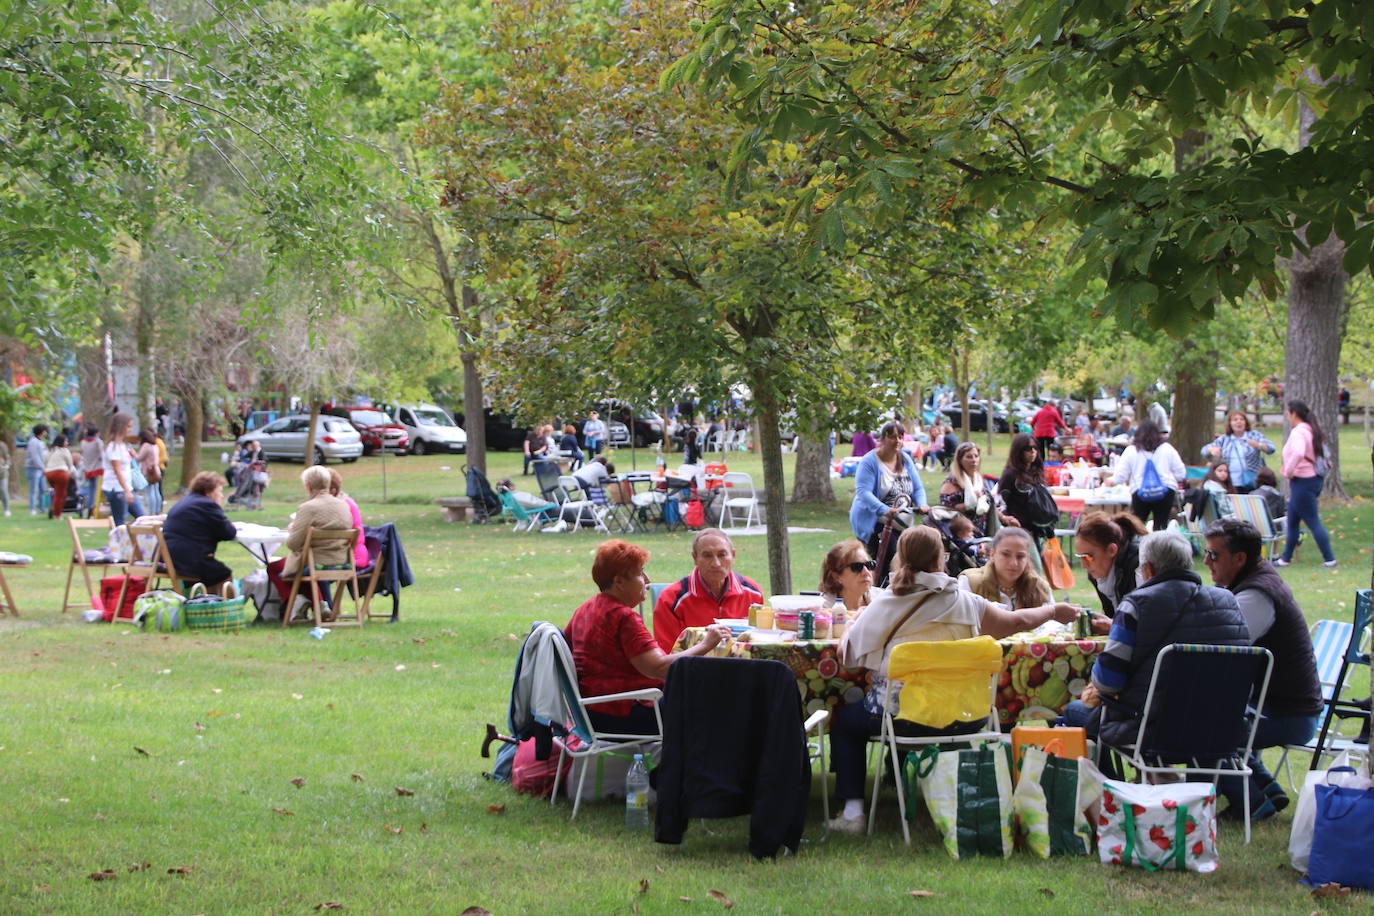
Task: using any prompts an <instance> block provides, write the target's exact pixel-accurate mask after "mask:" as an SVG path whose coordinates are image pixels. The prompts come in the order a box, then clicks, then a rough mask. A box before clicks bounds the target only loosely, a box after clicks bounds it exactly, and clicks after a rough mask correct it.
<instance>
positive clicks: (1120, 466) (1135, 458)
mask: <svg viewBox="0 0 1374 916" xmlns="http://www.w3.org/2000/svg"><path fill="white" fill-rule="evenodd" d="M1152 464H1153V465H1154V469H1155V472H1156V473H1157V474H1158V475H1159V481H1160V483H1162V484H1163V485H1164V494H1163V495H1162V496H1154V497H1153V498H1147V497H1150V496H1151V494H1149V493H1146V494H1144V495H1142V494H1141V487H1142V486H1143V485H1144V483H1145V475H1146V473H1148V470H1149V467H1150V465H1152ZM1187 476H1188V469H1187V468H1186V467H1184V466H1183V459H1182V458H1180V457H1179V455H1178V450H1177V449H1175V448H1174V447H1173V446H1172V445H1170V444H1169V443H1168V442H1165V441H1164V436H1163V434H1162V433H1161V432H1160V429H1159V427H1158V426H1157V425H1155V422H1154V421H1153V420H1146V421H1145V422H1144V423H1141V424H1140V426H1139V427H1138V428H1137V429H1136V432H1135V442H1134V443H1132V444H1131V445H1130V446H1129V447H1128V448H1127V449H1126V451H1124V452H1122V453H1121V459H1120V460H1119V461H1117V463H1116V470H1115V471H1113V472H1112V477H1111V480H1112V481H1113V482H1115V483H1119V484H1124V485H1125V486H1126V487H1128V488H1129V489H1130V491H1131V513H1132V514H1133V515H1135V517H1136V518H1138V519H1140V520H1141V521H1142V522H1144V523H1145V524H1147V525H1149V524H1150V519H1151V518H1153V519H1154V530H1156V531H1163V530H1164V529H1165V528H1167V527H1168V526H1169V519H1170V518H1172V517H1173V514H1174V497H1175V495H1176V494H1177V493H1178V489H1179V483H1180V482H1181V481H1183V480H1185V479H1187Z"/></svg>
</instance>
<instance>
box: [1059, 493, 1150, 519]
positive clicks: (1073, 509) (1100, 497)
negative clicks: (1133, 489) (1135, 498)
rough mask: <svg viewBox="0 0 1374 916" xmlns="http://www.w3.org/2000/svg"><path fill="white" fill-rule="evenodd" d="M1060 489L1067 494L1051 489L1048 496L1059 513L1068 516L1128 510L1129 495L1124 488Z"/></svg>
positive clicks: (1129, 503)
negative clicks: (1098, 511) (1099, 511)
mask: <svg viewBox="0 0 1374 916" xmlns="http://www.w3.org/2000/svg"><path fill="white" fill-rule="evenodd" d="M1060 489H1067V490H1068V492H1067V493H1056V492H1054V490H1053V489H1051V490H1050V495H1051V496H1053V497H1054V504H1055V505H1056V506H1058V507H1059V511H1060V512H1064V513H1066V514H1068V515H1081V514H1083V513H1084V512H1086V511H1087V510H1089V509H1111V508H1116V507H1125V508H1129V507H1130V505H1131V493H1130V491H1129V490H1127V489H1126V488H1125V487H1098V488H1095V489H1089V488H1086V487H1068V488H1060Z"/></svg>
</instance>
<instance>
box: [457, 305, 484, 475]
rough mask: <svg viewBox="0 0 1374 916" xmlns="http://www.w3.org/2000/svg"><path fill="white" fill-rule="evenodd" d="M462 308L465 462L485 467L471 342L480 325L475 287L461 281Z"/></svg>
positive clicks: (479, 378)
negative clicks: (465, 428) (466, 445)
mask: <svg viewBox="0 0 1374 916" xmlns="http://www.w3.org/2000/svg"><path fill="white" fill-rule="evenodd" d="M463 312H464V314H465V315H466V320H464V321H462V322H459V325H458V338H459V341H458V348H459V356H460V358H461V359H462V361H463V414H464V416H465V422H466V423H467V434H468V464H469V465H471V466H472V467H475V468H478V469H480V470H481V471H482V473H484V474H485V473H486V471H487V423H486V414H485V413H484V412H483V409H482V408H483V404H482V401H483V400H484V399H483V397H482V375H481V373H480V372H478V369H477V350H476V349H475V347H474V345H475V344H476V342H477V335H478V333H479V332H480V326H479V325H478V324H477V290H475V289H473V288H472V287H471V286H468V285H467V284H466V283H464V284H463Z"/></svg>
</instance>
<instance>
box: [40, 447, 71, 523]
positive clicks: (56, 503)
mask: <svg viewBox="0 0 1374 916" xmlns="http://www.w3.org/2000/svg"><path fill="white" fill-rule="evenodd" d="M43 474H44V476H45V477H46V478H47V480H48V486H50V487H52V508H51V509H49V510H48V518H61V517H62V508H63V506H64V504H65V503H66V502H67V488H68V487H69V486H71V485H72V483H73V481H75V480H76V465H75V464H73V463H72V452H71V449H69V448H67V437H66V436H64V435H61V434H60V433H59V434H58V435H57V436H56V437H55V438H54V439H53V440H52V448H50V449H48V457H47V458H46V459H45V460H44V464H43Z"/></svg>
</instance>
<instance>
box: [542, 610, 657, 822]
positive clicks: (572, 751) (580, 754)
mask: <svg viewBox="0 0 1374 916" xmlns="http://www.w3.org/2000/svg"><path fill="white" fill-rule="evenodd" d="M555 638H556V639H558V640H562V639H563V636H562V634H561V633H560V634H559V635H558V636H557V637H555ZM565 656H566V657H567V658H572V652H571V651H569V650H568V649H567V643H566V642H564V651H563V652H560V653H554V655H553V657H554V664H555V666H556V669H557V675H558V690H559V692H560V693H561V694H562V695H563V705H564V707H565V708H566V710H567V713H568V720H569V721H570V722H572V733H573V734H574V735H576V736H577V738H578V740H579V741H580V742H581V743H580V744H579V745H578V746H577V747H576V748H571V747H568V745H567V742H566V741H564V740H563V739H561V738H554V744H556V745H557V746H558V747H559V748H560V749H561V750H562V752H563V753H564V754H566V755H567V756H569V757H571V758H572V766H573V767H574V768H577V769H578V777H577V791H575V792H574V793H573V810H572V817H570V818H569V820H572V819H573V818H576V817H577V811H578V809H579V808H580V807H581V806H582V789H583V786H584V785H585V784H586V782H587V768H588V764H590V763H591V762H592V760H593V759H595V758H599V757H600V756H601V755H602V754H620V755H625V754H635V753H643V754H647V753H648V746H649V745H651V744H658V743H659V742H661V741H662V740H663V716H662V714H661V713H660V712H659V709H658V701H659V700H660V699H662V698H663V691H662V690H659V689H658V688H657V687H645V688H643V689H641V690H627V691H625V692H623V693H608V694H605V695H603V696H595V697H584V696H582V693H581V691H580V690H578V687H577V672H576V671H569V670H567V668H566V667H565V666H564V661H563V659H564V657H565ZM617 700H650V701H652V702H653V706H654V717H655V718H656V719H657V720H658V732H657V734H653V735H623V734H617V733H615V732H598V731H597V730H596V729H595V728H593V727H592V723H591V718H590V717H589V716H588V715H587V707H589V706H597V705H599V704H602V703H611V702H614V701H617ZM598 763H599V761H598ZM572 775H573V774H572V771H571V770H569V772H568V779H569V780H571V779H572ZM562 776H563V766H562V764H561V762H560V764H559V766H557V767H556V768H555V770H554V777H553V792H552V793H551V794H550V795H549V804H550V805H554V804H556V803H557V802H558V786H559V783H560V782H561V781H562Z"/></svg>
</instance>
